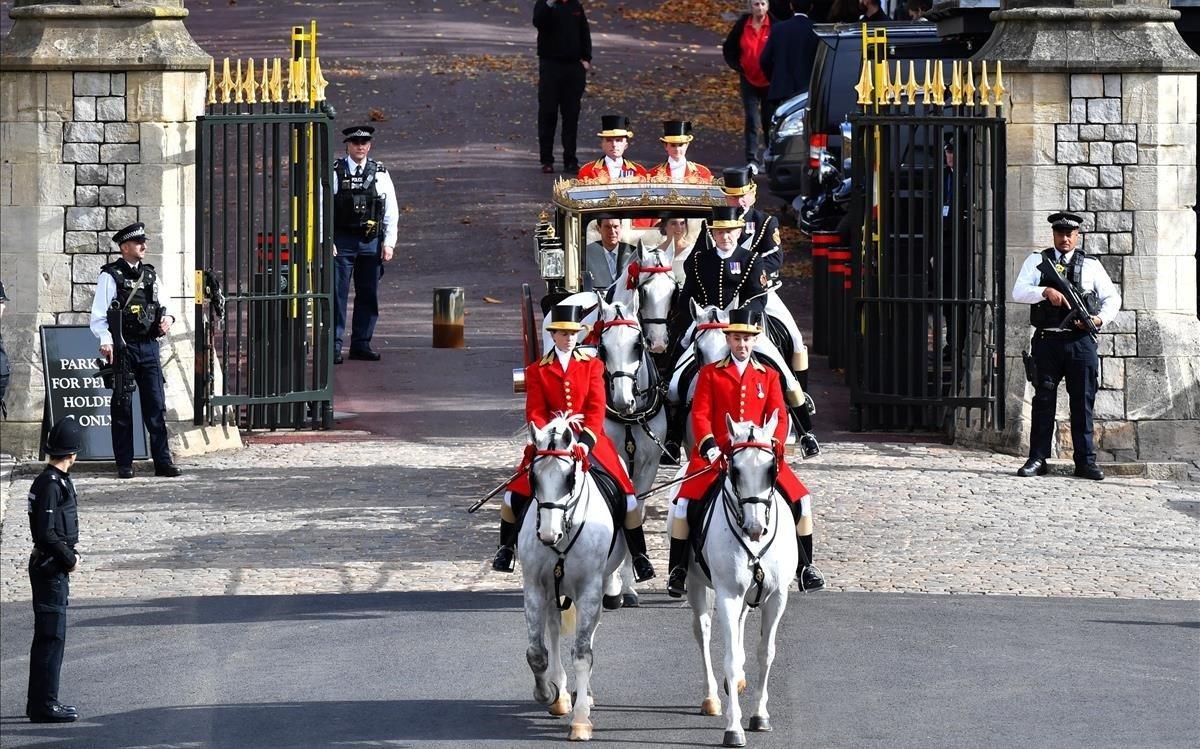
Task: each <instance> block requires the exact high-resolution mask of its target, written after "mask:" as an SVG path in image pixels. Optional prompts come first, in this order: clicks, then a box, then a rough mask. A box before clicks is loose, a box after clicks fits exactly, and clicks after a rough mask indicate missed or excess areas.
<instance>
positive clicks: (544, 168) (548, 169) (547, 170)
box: [542, 164, 554, 174]
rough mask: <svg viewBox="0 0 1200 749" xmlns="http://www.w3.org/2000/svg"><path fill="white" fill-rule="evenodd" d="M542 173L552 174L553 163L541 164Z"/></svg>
mask: <svg viewBox="0 0 1200 749" xmlns="http://www.w3.org/2000/svg"><path fill="white" fill-rule="evenodd" d="M542 174H554V165H553V164H542Z"/></svg>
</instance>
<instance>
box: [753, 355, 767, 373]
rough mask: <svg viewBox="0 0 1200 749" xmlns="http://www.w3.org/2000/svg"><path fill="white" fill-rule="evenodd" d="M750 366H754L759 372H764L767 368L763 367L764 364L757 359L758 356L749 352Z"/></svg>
mask: <svg viewBox="0 0 1200 749" xmlns="http://www.w3.org/2000/svg"><path fill="white" fill-rule="evenodd" d="M750 366H752V367H754V368H755V369H757V370H758V371H759V372H766V371H767V368H766V367H764V366H763V365H762V362H760V361H759V360H758V357H757V356H755V355H754V354H753V353H751V354H750Z"/></svg>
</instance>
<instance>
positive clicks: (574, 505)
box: [529, 450, 617, 611]
mask: <svg viewBox="0 0 1200 749" xmlns="http://www.w3.org/2000/svg"><path fill="white" fill-rule="evenodd" d="M538 458H567V459H568V460H570V461H571V464H572V466H574V465H576V464H578V463H579V459H578V458H577V457H576V455H575V453H574V452H573V451H571V450H537V451H536V452H534V454H533V458H532V460H530V463H529V465H530V469H529V473H530V477H531V479H532V477H533V476H534V475H535V474H534V473H533V464H534V463H536V462H537V460H538ZM575 476H576V472H575V471H572V472H571V482H572V486H571V491H570V493H569V494H568V495H567V496H568V500H567V501H566V502H542V501H541V500H540V499H537V498H536V496H535V501H536V502H537V509H538V513H537V518H536V520H535V521H534V531H535V532H536V531H539V530H541V527H542V513H541V510H562V511H563V533H564V534H565V535H567V536H570V535H571V529H572V528H574V527H575V523H574V519H575V511H576V510H577V509H578V508H579V501H580V500H581V499H583V490H584V488H585V487H586V486H587V482H586V481H584V483H583V486H581V487H579V488H578V491H576V487H575V486H574V482H575ZM534 493H535V495H536V489H535V492H534ZM588 500H589V501H590V500H591V492H588ZM586 525H587V518H586V517H585V518H584V519H583V520H582V521H581V522H580V523H579V529H578V530H576V531H575V536H574V537H573V538H572V539H571V540H570V542H569V543H568V544H567V548H565V549H561V550H560V549H559V548H558V546H557V545H554V544H552V545H550V548H551V549H553V550H554V552H555V553H556V554H557V555H558V561H557V562H555V563H554V603H555V605H556V606H558V610H559V611H566V610H567V609H569V608H571V598H570V597H569V596H564V595H562V580H563V575H564V574H566V573H565V568H566V560H567V554H569V553H570V552H571V549H572V548H573V547H574V546H575V542H576V541H578V540H579V537H580V536H582V535H583V529H584V526H586ZM616 543H617V531H616V527H615V526H614V528H613V534H612V539H611V540H610V541H609V544H608V553H609V554H610V555H611V554H612V550H613V547H614V546H615V545H616Z"/></svg>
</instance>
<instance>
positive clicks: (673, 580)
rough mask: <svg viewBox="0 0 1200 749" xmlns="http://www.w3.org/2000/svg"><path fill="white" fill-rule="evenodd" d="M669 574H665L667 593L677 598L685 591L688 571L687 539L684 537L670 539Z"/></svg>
mask: <svg viewBox="0 0 1200 749" xmlns="http://www.w3.org/2000/svg"><path fill="white" fill-rule="evenodd" d="M667 568H668V569H669V570H670V574H669V575H668V576H667V595H669V596H671V597H672V598H679V597H680V596H682V595H683V594H684V593H686V592H687V573H688V540H687V539H686V538H672V539H671V557H670V560H669V561H668V562H667Z"/></svg>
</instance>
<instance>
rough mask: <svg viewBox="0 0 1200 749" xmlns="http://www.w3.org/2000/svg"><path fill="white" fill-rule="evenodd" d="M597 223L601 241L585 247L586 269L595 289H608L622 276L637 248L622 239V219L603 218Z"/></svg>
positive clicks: (584, 261)
mask: <svg viewBox="0 0 1200 749" xmlns="http://www.w3.org/2000/svg"><path fill="white" fill-rule="evenodd" d="M596 223H597V226H596V228H597V229H598V230H599V232H600V241H599V242H591V243H589V244H588V246H587V247H585V248H584V260H583V263H584V270H585V271H586V272H587V273H590V274H591V277H592V288H593V289H608V287H610V286H612V285H613V284H614V283H616V281H617V279H618V278H620V277H621V273H622V272H623V271H624V270H625V266H626V265H629V261H630V259H632V258H633V254H634V251H635V250H636V249H637V248H635V247H634V246H633V245H631V244H628V243H626V242H622V241H621V219H619V218H602V219H600V220H599V221H598V222H596Z"/></svg>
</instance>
